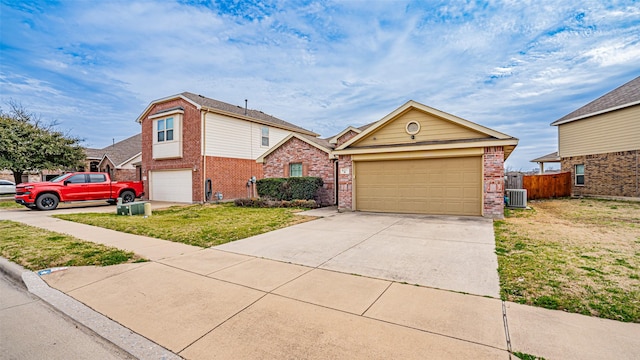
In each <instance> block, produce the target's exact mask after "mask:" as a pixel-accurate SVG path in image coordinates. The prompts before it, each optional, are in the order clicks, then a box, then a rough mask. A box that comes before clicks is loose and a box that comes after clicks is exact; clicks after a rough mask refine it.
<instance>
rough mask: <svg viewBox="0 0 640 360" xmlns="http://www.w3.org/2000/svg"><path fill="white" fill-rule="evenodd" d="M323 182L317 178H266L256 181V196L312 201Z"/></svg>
mask: <svg viewBox="0 0 640 360" xmlns="http://www.w3.org/2000/svg"><path fill="white" fill-rule="evenodd" d="M322 185H323V182H322V179H321V178H319V177H311V176H306V177H293V178H268V179H260V180H258V181H257V184H256V188H257V189H258V195H260V196H263V197H267V198H270V199H273V200H286V201H291V200H312V199H314V198H315V196H316V193H317V192H318V189H320V187H322Z"/></svg>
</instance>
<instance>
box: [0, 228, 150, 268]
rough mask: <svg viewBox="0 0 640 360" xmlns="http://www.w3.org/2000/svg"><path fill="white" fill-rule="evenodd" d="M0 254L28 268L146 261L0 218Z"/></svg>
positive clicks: (117, 250)
mask: <svg viewBox="0 0 640 360" xmlns="http://www.w3.org/2000/svg"><path fill="white" fill-rule="evenodd" d="M0 255H1V256H2V257H4V258H7V259H9V260H11V261H13V262H14V263H17V264H20V265H22V266H24V267H25V268H27V269H29V270H40V269H46V268H52V267H58V266H87V265H96V266H106V265H116V264H121V263H127V262H140V261H146V260H144V259H142V258H141V257H139V256H137V255H135V254H134V253H132V252H127V251H123V250H119V249H116V248H112V247H108V246H105V245H101V244H95V243H92V242H88V241H82V240H80V239H76V238H74V237H72V236H68V235H63V234H59V233H56V232H52V231H48V230H44V229H40V228H37V227H33V226H29V225H25V224H21V223H17V222H13V221H9V220H0Z"/></svg>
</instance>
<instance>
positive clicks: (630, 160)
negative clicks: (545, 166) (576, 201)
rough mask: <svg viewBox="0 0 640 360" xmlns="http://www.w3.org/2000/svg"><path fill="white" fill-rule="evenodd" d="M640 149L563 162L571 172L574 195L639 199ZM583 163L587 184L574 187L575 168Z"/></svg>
mask: <svg viewBox="0 0 640 360" xmlns="http://www.w3.org/2000/svg"><path fill="white" fill-rule="evenodd" d="M639 153H640V150H631V151H621V152H613V153H605V154H592V155H583V156H572V157H565V158H562V159H561V166H562V171H563V172H570V173H571V195H573V196H582V195H592V196H597V195H603V196H628V197H640V178H639V176H640V164H639V159H638V157H639V156H640V154H639ZM579 164H584V185H583V186H580V185H576V184H575V165H579Z"/></svg>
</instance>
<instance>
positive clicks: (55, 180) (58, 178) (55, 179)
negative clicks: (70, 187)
mask: <svg viewBox="0 0 640 360" xmlns="http://www.w3.org/2000/svg"><path fill="white" fill-rule="evenodd" d="M68 176H69V174H62V175H60V176H56V177H54V178H53V179H51V180H49V182H60V181H62V180H63V179H64V178H66V177H68Z"/></svg>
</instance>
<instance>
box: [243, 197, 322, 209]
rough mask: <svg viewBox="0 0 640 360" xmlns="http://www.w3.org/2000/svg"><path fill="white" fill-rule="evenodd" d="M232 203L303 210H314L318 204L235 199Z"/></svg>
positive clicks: (311, 201)
mask: <svg viewBox="0 0 640 360" xmlns="http://www.w3.org/2000/svg"><path fill="white" fill-rule="evenodd" d="M233 203H234V204H235V205H236V206H240V207H255V208H305V209H315V208H317V207H318V203H317V202H316V201H315V200H291V201H287V200H267V199H262V198H242V199H235V200H234V201H233Z"/></svg>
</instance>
